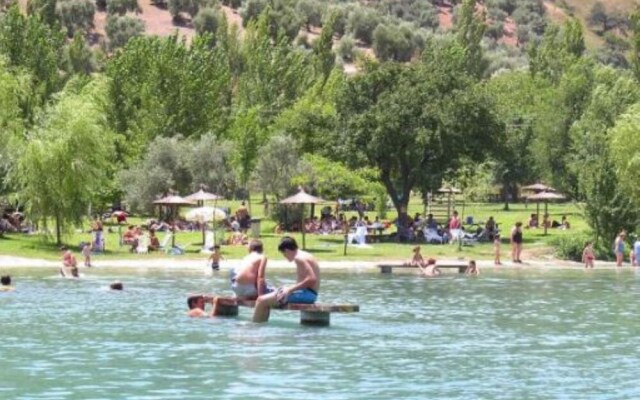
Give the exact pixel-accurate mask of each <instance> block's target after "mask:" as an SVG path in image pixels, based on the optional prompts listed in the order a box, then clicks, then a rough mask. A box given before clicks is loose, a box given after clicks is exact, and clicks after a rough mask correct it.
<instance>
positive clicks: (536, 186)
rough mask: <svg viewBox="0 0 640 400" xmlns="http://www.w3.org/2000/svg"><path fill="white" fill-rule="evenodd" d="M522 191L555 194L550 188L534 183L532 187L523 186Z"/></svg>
mask: <svg viewBox="0 0 640 400" xmlns="http://www.w3.org/2000/svg"><path fill="white" fill-rule="evenodd" d="M522 190H529V191H532V192H555V191H556V190H555V189H554V188H552V187H551V186H547V185H545V184H543V183H534V184H533V185H527V186H523V187H522Z"/></svg>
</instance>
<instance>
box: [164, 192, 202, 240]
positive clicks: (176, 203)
mask: <svg viewBox="0 0 640 400" xmlns="http://www.w3.org/2000/svg"><path fill="white" fill-rule="evenodd" d="M153 204H157V205H158V206H167V207H169V208H170V209H171V215H172V216H175V215H176V214H177V211H178V208H180V207H183V206H186V207H192V206H195V205H196V202H195V201H191V200H187V199H185V198H183V197H180V196H174V195H171V196H167V197H163V198H161V199H159V200H156V201H154V202H153ZM171 246H172V247H175V246H176V235H175V232H174V234H173V235H172V237H171Z"/></svg>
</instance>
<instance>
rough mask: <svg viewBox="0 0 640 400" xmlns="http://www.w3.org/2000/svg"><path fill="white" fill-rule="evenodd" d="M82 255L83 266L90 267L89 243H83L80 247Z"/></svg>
mask: <svg viewBox="0 0 640 400" xmlns="http://www.w3.org/2000/svg"><path fill="white" fill-rule="evenodd" d="M82 255H83V256H84V266H85V267H90V266H91V242H89V243H85V245H84V246H82Z"/></svg>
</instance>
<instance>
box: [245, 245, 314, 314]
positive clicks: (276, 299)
mask: <svg viewBox="0 0 640 400" xmlns="http://www.w3.org/2000/svg"><path fill="white" fill-rule="evenodd" d="M278 251H280V252H281V253H282V255H284V257H285V258H286V259H287V260H288V261H293V262H295V263H296V275H297V278H296V283H295V284H294V285H291V286H285V287H282V288H280V289H278V290H277V291H276V292H273V293H269V294H265V295H263V296H260V297H258V300H257V301H256V308H255V311H254V313H253V322H266V321H268V320H269V312H270V310H271V307H272V306H273V305H275V304H276V303H277V304H279V305H282V306H284V305H285V304H287V303H305V304H313V303H315V302H316V299H317V297H318V290H319V289H320V267H319V266H318V261H317V260H316V258H315V257H314V256H313V255H311V254H309V253H307V252H306V251H303V250H299V249H298V244H297V243H296V241H295V239H293V238H290V237H288V236H285V237H284V238H282V241H281V242H280V245H279V246H278Z"/></svg>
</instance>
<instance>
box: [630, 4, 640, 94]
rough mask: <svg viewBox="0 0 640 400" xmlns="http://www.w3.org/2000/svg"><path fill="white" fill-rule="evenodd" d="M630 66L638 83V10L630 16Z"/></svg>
mask: <svg viewBox="0 0 640 400" xmlns="http://www.w3.org/2000/svg"><path fill="white" fill-rule="evenodd" d="M630 23H631V31H632V32H633V35H632V36H631V45H632V49H631V65H632V67H633V73H634V75H635V77H636V80H637V81H639V82H640V10H639V11H636V12H634V13H633V14H631V18H630Z"/></svg>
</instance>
